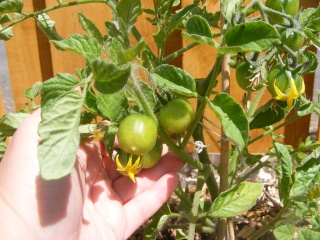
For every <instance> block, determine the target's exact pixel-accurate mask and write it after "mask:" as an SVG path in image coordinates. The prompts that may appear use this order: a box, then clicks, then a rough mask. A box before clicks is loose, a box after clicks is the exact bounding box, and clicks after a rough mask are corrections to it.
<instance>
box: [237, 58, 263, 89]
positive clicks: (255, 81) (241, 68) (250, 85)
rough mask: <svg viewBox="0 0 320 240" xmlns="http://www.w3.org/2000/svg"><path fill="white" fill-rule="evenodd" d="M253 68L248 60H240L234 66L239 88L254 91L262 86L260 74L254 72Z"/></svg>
mask: <svg viewBox="0 0 320 240" xmlns="http://www.w3.org/2000/svg"><path fill="white" fill-rule="evenodd" d="M254 70H255V68H254V67H253V66H252V65H251V64H250V63H248V62H245V61H244V62H241V63H239V65H238V66H237V68H236V80H237V83H238V85H239V87H240V88H242V89H243V90H245V91H252V92H253V91H256V90H259V89H260V88H262V86H263V83H262V82H261V81H260V74H259V73H254V72H253V71H254Z"/></svg>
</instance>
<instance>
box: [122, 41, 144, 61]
mask: <svg viewBox="0 0 320 240" xmlns="http://www.w3.org/2000/svg"><path fill="white" fill-rule="evenodd" d="M145 46H146V43H145V41H143V40H141V41H140V42H139V43H138V44H137V45H136V46H134V47H133V48H130V49H129V50H126V51H123V52H120V53H119V52H118V54H119V61H120V64H126V63H128V62H130V61H132V60H133V59H135V58H136V57H137V56H138V55H139V53H140V52H141V51H142V50H143V49H144V48H145Z"/></svg>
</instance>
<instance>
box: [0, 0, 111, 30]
mask: <svg viewBox="0 0 320 240" xmlns="http://www.w3.org/2000/svg"><path fill="white" fill-rule="evenodd" d="M111 1H112V0H81V1H80V0H79V1H74V2H64V3H61V4H58V5H54V6H52V7H48V8H46V9H43V10H40V11H36V12H33V13H30V14H26V13H20V14H22V15H24V17H22V18H19V19H18V20H16V21H14V22H12V23H10V24H8V25H7V26H5V27H4V28H2V29H1V30H0V32H3V31H5V30H6V29H8V28H10V27H12V26H14V25H16V24H18V23H20V22H23V21H24V20H27V19H29V18H36V17H37V16H38V15H39V14H41V13H48V12H51V11H54V10H56V9H60V8H65V7H70V6H75V5H80V4H87V3H106V4H108V3H109V2H111ZM108 5H109V4H108ZM109 6H110V5H109Z"/></svg>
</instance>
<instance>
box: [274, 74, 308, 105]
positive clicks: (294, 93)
mask: <svg viewBox="0 0 320 240" xmlns="http://www.w3.org/2000/svg"><path fill="white" fill-rule="evenodd" d="M276 81H277V80H275V81H274V82H273V86H274V90H275V92H276V94H277V96H275V97H274V99H276V100H281V101H287V104H288V108H289V109H290V108H291V107H292V104H293V100H294V99H296V98H298V97H300V96H301V95H302V94H303V93H304V91H305V85H304V81H303V80H302V81H301V89H300V91H298V90H297V86H296V84H295V82H294V79H293V78H291V79H290V89H289V91H288V92H286V93H283V92H282V91H281V90H280V89H279V88H278V87H277V85H276Z"/></svg>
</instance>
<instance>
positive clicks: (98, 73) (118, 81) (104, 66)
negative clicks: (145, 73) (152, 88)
mask: <svg viewBox="0 0 320 240" xmlns="http://www.w3.org/2000/svg"><path fill="white" fill-rule="evenodd" d="M92 70H93V77H94V80H95V82H94V86H95V87H96V89H97V90H98V91H99V92H101V93H114V92H116V91H119V90H120V89H121V88H123V87H124V85H125V84H126V83H127V81H128V78H129V76H130V73H131V65H129V64H128V65H126V66H124V67H122V68H119V67H117V66H116V65H115V64H114V63H112V62H107V61H105V60H95V61H93V62H92Z"/></svg>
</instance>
